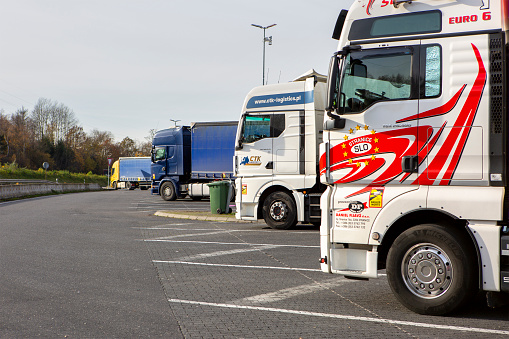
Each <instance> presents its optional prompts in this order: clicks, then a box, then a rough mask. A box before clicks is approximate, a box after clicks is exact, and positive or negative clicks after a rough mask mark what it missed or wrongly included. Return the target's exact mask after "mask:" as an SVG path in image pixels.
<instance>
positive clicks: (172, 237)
mask: <svg viewBox="0 0 509 339" xmlns="http://www.w3.org/2000/svg"><path fill="white" fill-rule="evenodd" d="M207 231H213V230H207ZM224 233H230V231H228V230H220V231H213V232H205V233H192V234H178V235H170V236H167V237H159V238H154V240H168V239H174V238H183V237H196V236H201V235H214V234H224Z"/></svg>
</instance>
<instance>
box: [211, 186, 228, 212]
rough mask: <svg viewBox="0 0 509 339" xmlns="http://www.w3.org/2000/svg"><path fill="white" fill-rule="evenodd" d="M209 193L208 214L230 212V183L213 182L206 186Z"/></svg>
mask: <svg viewBox="0 0 509 339" xmlns="http://www.w3.org/2000/svg"><path fill="white" fill-rule="evenodd" d="M207 186H208V187H209V192H210V212H212V213H213V214H216V213H217V214H224V213H229V212H230V206H228V203H229V202H230V182H229V181H226V180H223V181H214V182H211V183H210V184H207Z"/></svg>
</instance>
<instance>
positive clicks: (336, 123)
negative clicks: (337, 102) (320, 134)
mask: <svg viewBox="0 0 509 339" xmlns="http://www.w3.org/2000/svg"><path fill="white" fill-rule="evenodd" d="M345 124H346V119H344V118H341V117H339V116H336V117H333V118H332V120H325V122H324V123H323V130H324V131H330V130H334V129H342V128H345Z"/></svg>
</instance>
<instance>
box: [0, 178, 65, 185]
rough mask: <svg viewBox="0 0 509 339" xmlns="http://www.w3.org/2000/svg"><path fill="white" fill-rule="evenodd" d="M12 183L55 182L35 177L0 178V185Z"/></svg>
mask: <svg viewBox="0 0 509 339" xmlns="http://www.w3.org/2000/svg"><path fill="white" fill-rule="evenodd" d="M12 184H55V182H53V181H49V180H37V179H0V185H12Z"/></svg>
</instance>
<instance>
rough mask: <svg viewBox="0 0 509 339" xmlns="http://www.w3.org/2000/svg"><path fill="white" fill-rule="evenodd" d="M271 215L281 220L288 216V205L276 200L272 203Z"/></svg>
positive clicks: (276, 219)
mask: <svg viewBox="0 0 509 339" xmlns="http://www.w3.org/2000/svg"><path fill="white" fill-rule="evenodd" d="M269 212H270V217H271V218H272V219H274V220H275V221H281V220H284V219H285V218H286V215H287V206H286V204H285V203H283V202H281V201H276V202H274V203H273V204H272V205H270V211H269Z"/></svg>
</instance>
